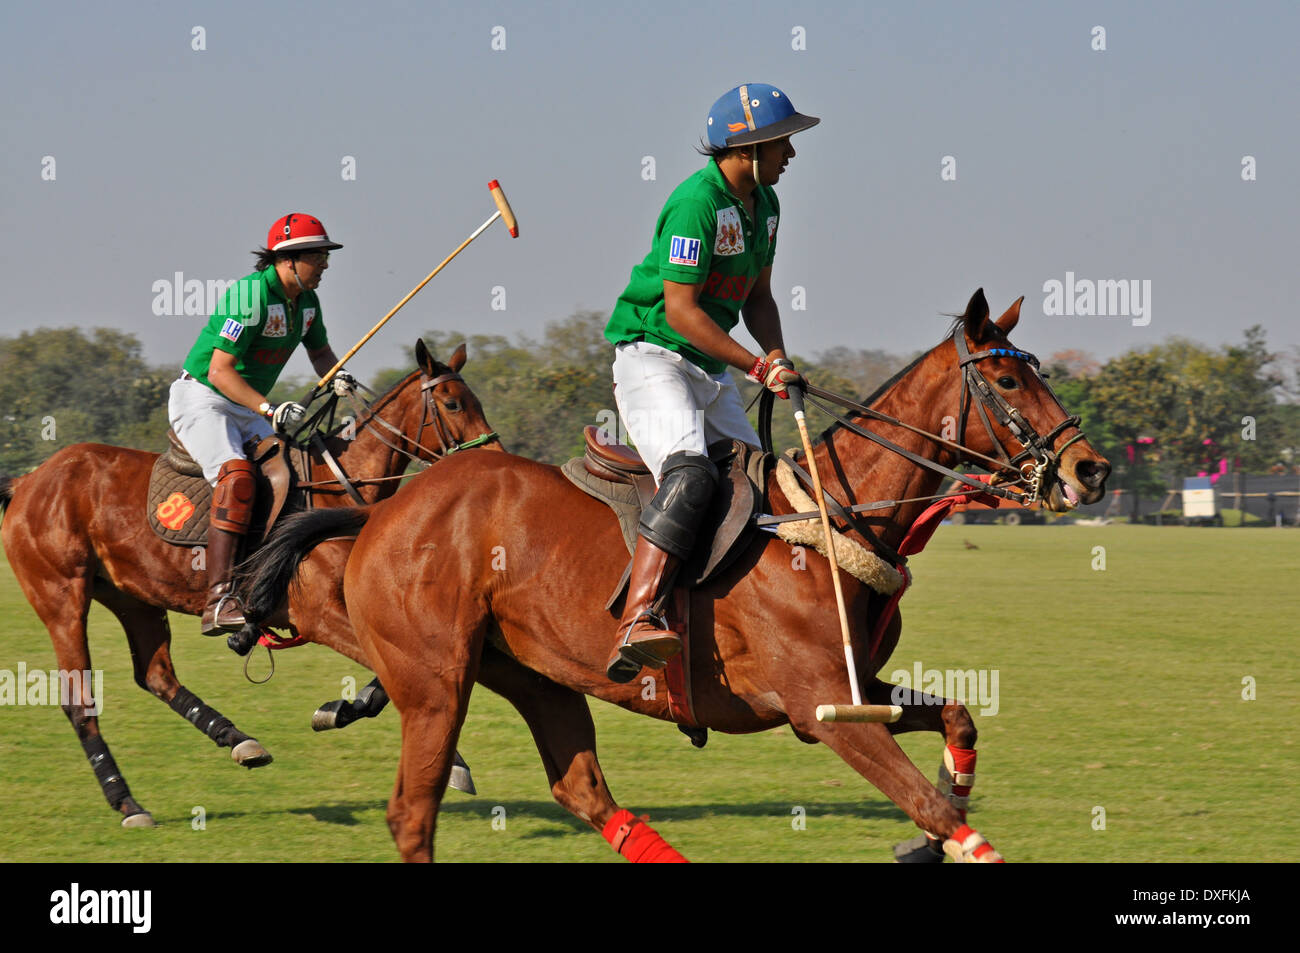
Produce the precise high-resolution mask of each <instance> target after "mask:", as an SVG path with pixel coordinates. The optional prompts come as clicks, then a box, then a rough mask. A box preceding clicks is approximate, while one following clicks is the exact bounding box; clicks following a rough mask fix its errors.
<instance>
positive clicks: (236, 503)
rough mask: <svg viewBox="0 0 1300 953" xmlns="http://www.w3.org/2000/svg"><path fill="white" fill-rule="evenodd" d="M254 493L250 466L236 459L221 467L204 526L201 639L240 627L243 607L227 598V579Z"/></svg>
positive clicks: (255, 491)
mask: <svg viewBox="0 0 1300 953" xmlns="http://www.w3.org/2000/svg"><path fill="white" fill-rule="evenodd" d="M256 493H257V484H256V483H255V482H254V477H253V465H252V464H251V463H249V462H248V461H247V460H238V459H236V460H228V461H226V462H225V463H224V464H222V466H221V471H220V472H219V473H218V474H217V488H216V490H215V491H214V492H213V494H212V519H211V522H210V523H209V525H208V555H207V561H208V604H207V606H206V607H204V609H203V619H202V621H201V622H200V631H202V633H203V634H204V635H223V634H225V633H227V632H238V631H239V630H240V629H242V628H243V627H244V623H245V619H244V607H243V606H242V605H240V603H239V600H238V599H236V598H235V597H234V596H233V595H232V594H231V590H232V588H233V587H232V585H231V581H230V577H231V575H232V573H233V571H234V566H235V559H236V554H237V553H238V552H239V544H240V543H241V542H242V541H243V539H244V534H245V533H247V532H248V526H249V523H251V522H252V518H253V498H254V496H255V495H256Z"/></svg>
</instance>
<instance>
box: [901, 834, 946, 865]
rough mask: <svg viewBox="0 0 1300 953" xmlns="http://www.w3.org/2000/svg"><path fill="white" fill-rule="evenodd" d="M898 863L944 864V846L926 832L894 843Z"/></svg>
mask: <svg viewBox="0 0 1300 953" xmlns="http://www.w3.org/2000/svg"><path fill="white" fill-rule="evenodd" d="M894 863H896V864H942V863H943V848H942V847H939V846H938V844H937V842H935V841H932V840H930V838H928V837H926V836H925V835H924V834H917V835H916V836H915V837H913V838H912V839H911V840H908V841H903V843H901V844H895V845H894Z"/></svg>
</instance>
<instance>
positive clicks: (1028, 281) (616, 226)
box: [0, 0, 1300, 375]
mask: <svg viewBox="0 0 1300 953" xmlns="http://www.w3.org/2000/svg"><path fill="white" fill-rule="evenodd" d="M1298 11H1300V6H1298V5H1297V4H1294V3H1262V2H1261V3H1234V4H1223V5H1213V4H1203V3H1128V2H1123V3H1106V2H1102V3H1097V2H1091V3H1041V2H1027V3H1003V2H996V3H968V2H960V3H956V2H953V3H920V2H918V3H902V2H899V3H887V4H874V3H873V4H864V3H861V2H855V3H813V4H799V3H775V2H767V0H755V2H749V3H741V4H734V5H733V4H723V3H679V2H667V0H658V2H649V0H646V2H636V3H630V2H612V3H610V2H605V3H567V4H561V3H554V4H547V3H523V2H479V3H474V4H468V3H465V4H421V3H384V2H372V3H365V4H361V3H348V4H342V3H330V2H311V3H306V2H304V3H294V2H280V3H274V4H266V3H256V4H254V3H246V2H222V3H153V4H144V3H124V4H102V3H96V4H89V3H86V4H35V3H31V4H22V5H21V7H19V6H18V5H17V4H12V3H8V4H5V5H4V6H3V9H2V12H0V79H2V80H3V89H4V90H5V94H4V102H3V105H0V129H3V140H2V143H3V150H2V151H0V213H2V215H3V218H2V221H3V224H4V228H3V234H0V262H3V264H2V265H0V268H2V271H0V277H2V278H3V280H4V285H5V290H6V295H5V297H6V300H5V305H4V313H3V318H2V323H0V334H6V335H8V334H15V333H17V332H19V331H21V330H23V329H25V328H34V327H41V326H66V325H77V326H81V327H87V328H88V327H94V326H99V325H104V326H111V327H115V328H120V329H122V330H125V331H130V332H132V333H134V334H136V335H137V336H138V337H139V338H140V339H141V340H142V341H143V342H144V345H145V349H146V356H147V357H148V358H149V359H150V360H151V361H157V362H170V363H174V364H175V365H176V366H177V367H178V368H179V365H180V362H181V360H182V358H183V356H184V354H185V352H186V351H187V350H188V348H189V346H190V345H191V344H192V343H193V340H194V338H195V336H196V334H197V333H198V330H199V327H200V325H201V324H202V322H203V321H204V320H205V317H200V316H185V315H157V314H155V313H154V311H155V298H156V296H157V293H156V292H155V290H154V283H155V282H158V281H167V282H172V281H174V275H175V273H176V272H181V273H182V274H183V276H184V277H185V278H186V279H198V280H200V281H207V280H210V279H231V278H236V277H239V276H241V275H243V274H246V273H248V272H249V271H251V263H252V257H251V256H250V255H249V254H248V252H249V251H250V250H251V249H253V248H254V247H255V246H257V245H260V244H262V243H264V242H265V239H266V231H267V228H268V227H269V226H270V224H271V222H272V221H274V220H275V219H276V218H278V217H279V216H280V215H282V214H284V213H285V212H288V211H291V210H292V211H306V212H310V213H313V214H315V215H318V216H319V217H320V218H321V219H322V220H323V221H324V222H325V224H326V226H327V227H328V228H329V231H330V234H331V236H332V237H333V238H334V239H335V240H337V241H340V242H342V243H343V244H344V245H346V246H347V247H346V248H344V249H343V250H342V251H339V252H336V253H334V256H333V258H332V260H331V265H330V269H329V271H328V273H327V274H326V276H325V279H324V282H323V284H322V286H321V289H320V295H321V299H322V309H323V314H324V317H325V321H326V325H327V327H328V330H329V333H330V338H331V341H332V343H333V345H334V347H335V350H336V351H338V352H339V353H340V354H341V353H343V351H344V350H345V349H346V348H348V347H349V346H350V345H351V344H352V343H354V342H355V340H356V339H357V338H359V337H360V336H361V335H362V334H363V333H364V332H365V331H367V330H368V329H369V328H370V327H371V326H372V325H373V324H374V322H375V321H377V320H378V319H379V318H380V317H381V316H382V315H383V314H384V313H385V312H386V311H387V310H388V309H389V308H390V307H391V306H392V305H393V304H394V303H396V301H397V300H399V299H400V298H401V296H402V295H403V294H405V293H406V292H407V291H408V290H410V288H411V287H413V286H414V285H415V284H416V283H417V282H418V281H419V280H420V279H421V278H423V277H424V275H425V274H427V273H428V271H429V270H430V269H432V267H433V266H434V265H436V264H437V263H438V261H440V260H441V259H442V258H443V257H444V256H445V255H446V254H447V253H449V252H450V251H451V250H452V249H453V248H454V247H455V246H456V245H457V244H458V243H459V242H460V241H462V240H463V239H464V238H465V237H466V236H468V235H469V233H470V232H471V231H473V229H474V228H476V227H477V226H478V225H479V224H480V223H481V222H482V221H483V220H484V219H486V218H487V217H488V215H490V214H491V212H492V211H493V208H494V206H493V204H492V201H491V198H490V196H489V194H488V192H487V188H486V184H487V181H488V180H489V179H490V178H498V179H500V181H501V183H502V185H503V187H504V188H505V191H506V193H507V195H508V196H509V198H510V201H511V203H512V205H513V206H514V209H515V211H516V212H517V213H518V216H519V221H520V227H521V236H520V238H518V239H517V240H512V239H510V238H509V237H508V234H507V233H506V231H505V229H504V228H503V227H502V226H501V225H499V224H498V225H494V226H493V227H492V229H490V230H489V231H488V232H486V233H485V234H484V235H483V236H481V237H480V238H479V239H478V240H477V241H476V242H474V243H473V244H472V245H470V247H469V248H468V249H466V251H465V252H463V253H462V254H461V255H460V257H459V258H458V259H457V260H456V261H454V262H452V263H451V264H450V265H449V266H448V267H447V268H446V269H445V270H444V271H443V272H442V274H440V275H439V276H438V277H437V278H435V279H434V280H433V282H431V283H430V284H429V285H428V286H427V287H426V288H425V289H424V290H423V291H422V292H421V293H420V295H419V296H418V297H417V298H416V299H415V300H414V301H413V302H412V303H411V304H410V305H408V306H407V308H406V309H405V310H404V311H403V312H402V313H401V314H399V315H398V317H397V318H395V319H394V320H393V321H392V322H390V323H389V325H388V326H387V327H386V328H385V329H384V330H383V331H382V332H381V334H380V335H379V337H377V338H376V339H375V340H374V341H373V342H372V343H371V344H369V345H368V346H367V348H366V349H365V350H364V351H362V353H361V355H359V357H358V359H356V360H355V361H353V362H352V366H353V368H354V369H355V370H357V371H359V372H360V373H362V374H363V375H364V374H367V373H370V372H372V371H373V370H375V369H376V368H378V367H382V366H389V365H393V364H397V363H399V362H400V360H401V358H400V347H401V346H402V345H408V344H411V343H413V341H414V338H415V336H416V335H417V334H418V333H419V332H421V331H424V330H427V329H431V328H442V329H451V328H458V329H461V330H465V331H469V332H486V333H502V334H507V335H510V336H511V337H513V336H514V335H515V334H516V333H517V332H520V331H524V332H530V333H534V334H538V333H540V331H541V329H542V327H543V326H544V325H545V323H546V322H547V321H549V320H553V319H556V318H562V317H564V316H566V315H568V314H570V313H571V312H573V311H574V310H577V309H579V308H592V309H600V310H602V311H606V312H607V311H608V310H609V309H610V307H611V306H612V305H613V303H614V300H615V299H616V298H617V296H618V294H619V292H620V291H621V290H622V288H623V287H624V285H625V283H626V281H627V278H628V274H629V272H630V270H631V268H632V266H633V265H634V264H635V263H636V262H638V261H639V260H640V259H641V258H642V257H644V255H645V254H646V252H647V250H648V248H649V243H650V237H651V234H652V230H653V226H654V222H655V217H656V215H657V213H658V211H659V209H660V207H661V206H662V204H663V201H664V199H665V198H666V197H667V195H668V194H669V192H671V190H672V189H673V188H674V187H675V186H676V185H677V184H678V182H680V181H681V180H682V179H683V178H685V177H686V176H687V175H689V174H690V173H691V172H693V171H694V170H695V169H697V168H699V167H700V166H701V165H702V163H703V160H702V159H701V158H700V157H699V156H698V155H697V154H696V153H695V152H694V150H693V146H694V145H695V144H696V143H697V142H698V141H699V139H700V138H701V136H702V135H703V134H704V118H705V116H706V114H707V112H708V108H709V106H710V105H711V104H712V103H713V101H714V100H715V99H716V98H717V97H718V96H719V95H721V94H722V93H723V92H724V91H726V90H727V89H729V88H730V87H732V86H735V85H737V84H739V83H742V82H767V83H772V84H775V85H777V86H779V87H781V88H782V89H784V90H785V92H786V93H787V94H788V95H789V97H790V98H791V100H792V101H793V102H794V104H795V105H796V107H797V108H798V109H799V110H800V111H802V112H805V113H808V114H811V115H816V116H820V117H822V123H821V125H819V126H817V127H816V128H814V129H811V130H808V131H806V132H803V133H800V134H799V135H797V136H796V137H795V138H794V140H793V141H794V145H795V146H796V148H797V149H798V153H799V154H798V156H797V157H796V158H795V159H794V160H793V161H792V162H791V164H790V168H789V170H788V171H787V173H786V174H785V176H784V177H783V179H782V181H781V183H780V185H779V186H778V193H779V195H780V198H781V203H782V220H781V225H780V232H779V239H778V249H777V257H776V266H775V271H774V281H773V286H774V291H775V293H776V298H777V302H778V304H779V305H780V306H781V309H782V315H783V318H784V322H785V328H786V340H787V344H788V346H789V348H790V350H791V351H793V352H795V353H802V354H805V355H811V354H812V353H814V352H815V351H818V350H820V349H824V348H827V347H831V346H834V345H837V344H844V345H850V346H854V347H872V348H883V349H886V350H890V351H895V352H900V353H901V352H908V351H911V350H913V349H916V348H920V347H926V346H929V345H930V344H932V343H934V342H935V341H936V340H937V338H938V336H939V335H940V334H941V332H942V329H943V327H944V325H945V321H944V319H942V318H940V317H939V316H938V315H939V313H940V312H945V311H956V310H960V309H961V308H962V306H963V305H964V304H965V302H966V300H967V298H968V297H969V296H970V294H971V292H972V291H973V290H974V289H975V288H976V287H979V286H983V287H984V288H985V290H986V292H987V294H988V297H989V300H990V302H991V304H992V306H993V307H994V309H995V310H997V311H1000V310H1001V309H1002V308H1004V307H1006V306H1007V305H1008V304H1010V302H1011V301H1012V300H1013V299H1014V298H1016V297H1017V296H1019V295H1021V294H1024V295H1026V296H1027V300H1026V308H1025V317H1024V319H1023V320H1022V323H1021V328H1020V330H1019V331H1018V332H1017V334H1016V335H1015V340H1016V342H1017V343H1018V344H1019V345H1020V346H1022V347H1025V348H1028V349H1030V350H1034V351H1036V352H1038V353H1039V354H1040V355H1043V356H1046V355H1048V354H1050V353H1052V352H1053V351H1056V350H1059V349H1063V348H1067V347H1078V348H1082V349H1086V350H1090V351H1092V352H1094V353H1095V354H1097V355H1098V356H1100V357H1108V356H1111V355H1113V354H1116V353H1119V352H1120V351H1123V350H1125V349H1127V348H1129V347H1131V346H1135V345H1143V344H1147V343H1154V342H1156V341H1159V340H1161V339H1163V338H1165V337H1167V336H1169V335H1172V334H1182V335H1187V336H1190V337H1193V338H1195V339H1197V340H1200V341H1202V342H1205V343H1209V344H1219V343H1222V342H1225V341H1235V340H1238V339H1239V338H1240V333H1241V330H1242V329H1244V328H1245V327H1247V326H1249V325H1251V324H1254V323H1261V324H1263V325H1264V326H1265V327H1266V328H1267V329H1268V333H1269V340H1270V342H1271V343H1272V344H1273V345H1274V346H1276V347H1281V346H1288V347H1289V346H1293V345H1296V344H1300V323H1298V322H1297V321H1296V320H1295V318H1293V317H1292V316H1291V315H1290V308H1291V307H1292V306H1291V305H1288V304H1287V302H1288V301H1289V299H1290V294H1291V292H1292V291H1294V290H1295V285H1296V282H1295V275H1296V274H1297V268H1296V266H1295V264H1294V261H1293V258H1294V255H1295V246H1296V242H1295V230H1296V224H1297V222H1300V198H1298V192H1297V187H1296V176H1297V169H1298V168H1300V166H1298V160H1300V155H1298V153H1300V150H1298V149H1297V145H1298V138H1300V137H1298V134H1297V131H1296V126H1297V114H1298V113H1300V110H1298V109H1297V106H1298V105H1300V96H1297V89H1300V81H1298V80H1300V76H1298V74H1300V68H1298V67H1297V66H1296V61H1295V50H1296V44H1297V37H1298V36H1300V12H1298ZM1097 27H1102V28H1104V44H1105V49H1104V50H1096V49H1094V46H1097V45H1099V43H1100V41H1101V35H1100V34H1099V33H1097V32H1096V30H1095V28H1097ZM196 28H202V29H201V31H197V32H196ZM498 28H499V29H498ZM200 40H201V41H202V43H201V45H203V46H205V47H206V48H205V49H201V50H196V49H194V48H193V47H194V46H195V45H199V43H200ZM494 45H495V46H498V47H499V46H501V45H504V47H505V48H504V49H494ZM1246 156H1251V157H1253V158H1254V163H1255V175H1256V176H1257V178H1256V180H1254V181H1245V180H1243V157H1246ZM46 157H52V160H53V162H52V163H51V161H50V160H49V159H47V158H46ZM345 157H352V158H353V159H354V160H355V178H354V179H348V178H345V177H344V174H343V173H344V171H345V168H344V163H345ZM646 157H652V159H653V175H654V177H653V178H652V179H651V178H647V175H648V174H649V162H648V160H647V159H646ZM945 157H951V160H947V165H946V168H947V169H948V171H949V173H950V177H949V179H948V180H945V178H944V177H943V176H942V174H941V173H943V172H944V170H945V161H946V160H945ZM954 169H955V179H951V173H952V171H953V170H954ZM51 170H52V172H53V176H54V177H53V179H52V180H50V179H49V178H48V175H49V174H50V172H51ZM1067 273H1073V274H1074V276H1075V278H1076V281H1077V280H1079V279H1087V280H1089V281H1103V280H1106V281H1119V280H1136V281H1137V282H1138V285H1137V289H1138V291H1139V293H1140V295H1141V296H1140V298H1139V299H1138V300H1140V301H1141V304H1142V307H1143V308H1145V309H1148V310H1146V312H1145V315H1139V314H1136V313H1133V314H1130V315H1119V316H1100V315H1095V314H1094V315H1079V314H1073V315H1063V314H1045V313H1044V305H1045V301H1046V299H1047V297H1048V294H1047V293H1046V292H1045V291H1044V285H1045V283H1047V282H1050V281H1053V280H1055V281H1059V282H1062V283H1064V282H1065V281H1066V278H1067ZM1147 282H1149V284H1145V283H1147ZM796 287H799V288H802V289H804V293H803V297H804V301H805V303H806V308H805V309H804V310H796V309H795V307H794V305H793V299H794V292H793V291H792V289H794V288H796ZM494 288H503V289H504V292H505V293H504V304H505V308H504V310H498V309H494V307H493V305H494V301H495V303H496V304H498V305H499V304H501V303H502V302H501V295H499V294H497V295H495V297H494ZM1145 288H1149V289H1150V291H1149V296H1150V297H1149V299H1147V297H1146V292H1144V290H1143V289H1145ZM1134 303H1135V302H1130V311H1133V310H1134V308H1133V305H1134ZM1085 306H1086V302H1085ZM1144 320H1145V321H1149V323H1145V324H1143V323H1142V322H1143V321H1144ZM1135 322H1136V323H1135ZM471 360H472V355H471ZM471 370H472V364H471ZM288 372H289V373H307V372H308V367H307V362H306V360H305V358H304V357H302V355H301V352H300V353H299V355H298V356H296V357H295V359H294V362H293V363H292V364H291V365H290V367H289V370H288Z"/></svg>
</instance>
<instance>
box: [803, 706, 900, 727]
mask: <svg viewBox="0 0 1300 953" xmlns="http://www.w3.org/2000/svg"><path fill="white" fill-rule="evenodd" d="M902 717H903V709H902V707H901V706H899V705H818V706H817V720H818V721H823V722H825V721H850V722H858V723H862V722H868V723H871V722H876V723H883V724H893V723H894V722H896V721H898V719H900V718H902Z"/></svg>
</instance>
